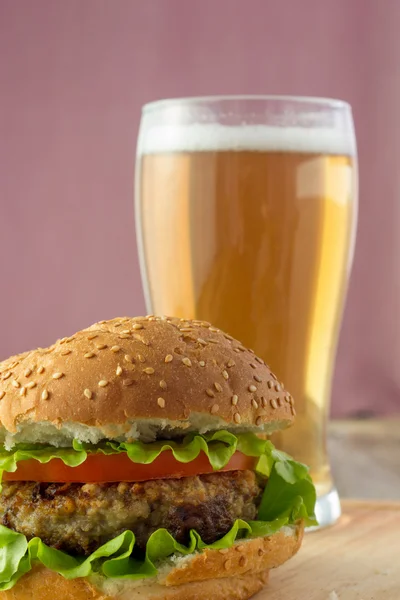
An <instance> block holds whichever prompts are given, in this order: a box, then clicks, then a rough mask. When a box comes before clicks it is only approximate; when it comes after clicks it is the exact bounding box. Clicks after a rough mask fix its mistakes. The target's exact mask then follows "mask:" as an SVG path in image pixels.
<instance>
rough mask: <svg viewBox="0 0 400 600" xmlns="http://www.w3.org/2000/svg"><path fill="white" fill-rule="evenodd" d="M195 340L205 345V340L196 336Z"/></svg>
mask: <svg viewBox="0 0 400 600" xmlns="http://www.w3.org/2000/svg"><path fill="white" fill-rule="evenodd" d="M197 341H198V342H199V344H202V345H203V346H207V342H206V341H205V340H203V338H197Z"/></svg>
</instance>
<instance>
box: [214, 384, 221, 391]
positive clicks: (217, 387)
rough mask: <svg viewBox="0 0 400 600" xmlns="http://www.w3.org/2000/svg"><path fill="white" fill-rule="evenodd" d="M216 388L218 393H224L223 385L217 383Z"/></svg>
mask: <svg viewBox="0 0 400 600" xmlns="http://www.w3.org/2000/svg"><path fill="white" fill-rule="evenodd" d="M214 387H215V389H216V390H217V392H222V385H221V384H220V383H217V382H215V383H214Z"/></svg>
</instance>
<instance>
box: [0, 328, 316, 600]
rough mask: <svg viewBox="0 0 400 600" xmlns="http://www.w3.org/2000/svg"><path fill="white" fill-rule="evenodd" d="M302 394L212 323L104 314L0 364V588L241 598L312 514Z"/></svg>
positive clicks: (6, 598) (2, 597)
mask: <svg viewBox="0 0 400 600" xmlns="http://www.w3.org/2000/svg"><path fill="white" fill-rule="evenodd" d="M294 417H295V408H294V403H293V398H292V397H291V395H290V394H289V393H288V392H286V391H285V389H284V387H283V384H281V383H280V382H279V381H278V379H277V378H276V376H275V375H274V374H273V373H272V372H271V371H270V369H269V367H268V366H267V365H266V364H265V363H264V361H263V360H262V359H260V358H259V357H257V356H255V354H254V353H253V352H252V351H251V350H248V349H246V348H245V347H244V346H243V345H242V344H241V343H240V342H238V341H236V340H235V339H233V338H232V337H231V336H229V335H227V334H225V333H224V332H222V331H220V330H219V329H217V328H215V327H212V326H211V325H210V324H209V323H205V322H203V321H197V320H196V321H191V320H183V319H176V318H168V317H155V316H148V317H136V318H119V319H114V320H111V321H101V322H100V323H96V324H95V325H92V326H91V327H89V328H88V329H85V330H83V331H80V332H79V333H77V334H75V335H73V336H71V337H68V338H63V339H61V340H58V341H57V342H56V343H55V344H54V345H52V346H50V347H49V348H46V349H42V348H39V349H37V350H33V351H31V352H26V353H24V354H20V355H18V356H13V357H11V358H10V359H8V360H6V361H4V362H2V363H1V364H0V443H1V448H0V475H1V479H2V490H1V493H0V522H1V525H0V600H11V599H13V600H27V599H28V598H29V599H32V598H39V599H40V600H53V599H54V598H57V599H58V600H72V599H74V600H117V599H118V600H133V599H139V598H141V599H142V598H146V599H165V600H181V599H182V600H183V599H185V600H191V599H192V600H195V599H198V598H213V600H219V599H221V600H222V599H237V600H241V599H246V598H249V597H251V596H252V595H253V594H254V593H256V592H257V591H258V590H260V589H261V588H262V587H263V586H264V584H266V582H267V580H268V574H269V571H270V570H271V569H272V568H275V567H277V566H279V565H280V564H282V563H283V562H285V561H286V560H288V559H289V558H291V557H292V556H293V555H294V554H295V553H296V552H297V550H298V549H299V547H300V544H301V540H302V535H303V530H304V527H305V526H307V525H312V524H315V516H314V505H315V498H316V495H315V488H314V486H313V483H312V481H311V478H310V476H309V474H308V469H307V467H306V466H305V465H302V464H300V463H297V462H295V461H294V460H293V459H292V458H290V457H289V456H288V455H286V454H285V453H283V452H280V451H278V450H276V449H275V448H274V447H273V445H272V443H271V442H270V441H269V440H268V439H267V436H268V435H269V434H270V433H272V432H274V431H276V430H279V429H282V428H285V427H288V426H289V425H291V424H292V422H293V420H294Z"/></svg>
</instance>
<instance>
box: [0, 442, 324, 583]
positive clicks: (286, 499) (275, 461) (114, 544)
mask: <svg viewBox="0 0 400 600" xmlns="http://www.w3.org/2000/svg"><path fill="white" fill-rule="evenodd" d="M167 450H170V451H171V452H172V453H173V455H174V457H175V458H176V460H178V461H179V462H183V463H187V462H190V461H192V460H194V459H195V458H196V457H197V456H198V455H199V454H200V452H204V453H205V454H206V455H207V456H208V459H209V461H210V464H211V465H212V467H213V469H215V470H218V469H221V468H222V467H224V466H225V465H226V464H227V463H228V462H229V460H230V458H231V456H232V455H233V454H234V452H236V451H240V452H243V453H244V454H246V455H247V456H253V457H256V458H258V461H257V465H256V471H257V472H258V473H260V474H261V475H263V476H264V477H268V480H267V484H266V486H265V490H264V493H263V497H262V500H261V504H260V507H259V512H258V517H257V520H256V521H250V522H246V521H243V520H237V521H236V522H235V523H234V525H233V526H232V528H231V530H230V531H229V532H228V533H227V534H226V535H225V536H224V537H222V538H221V539H219V540H217V541H216V542H214V543H213V544H210V545H207V544H205V543H204V542H203V541H202V540H201V538H200V536H199V534H198V533H197V532H196V531H191V532H190V541H189V543H188V545H187V546H185V545H182V544H180V543H179V542H177V541H176V540H175V539H174V538H173V537H172V535H171V534H170V533H168V531H167V530H166V529H158V530H157V531H155V532H154V533H153V534H152V535H151V536H150V538H149V540H148V542H147V546H146V553H145V556H143V558H142V559H141V560H140V559H139V558H138V557H137V555H136V553H134V552H133V550H134V547H135V535H134V533H133V532H132V531H125V532H123V533H122V534H120V535H119V536H117V537H115V538H114V539H112V540H110V541H109V542H107V543H106V544H103V545H102V546H101V547H100V548H98V549H97V550H96V551H95V552H93V553H92V554H91V555H90V556H88V557H79V556H71V555H69V554H66V553H65V552H61V551H60V550H56V549H54V548H50V547H49V546H46V544H44V543H43V542H42V541H41V540H40V539H39V538H33V539H32V540H30V541H29V542H28V540H27V539H26V537H25V536H24V535H23V534H20V533H17V532H14V531H11V530H10V529H8V528H7V527H4V526H0V591H1V590H7V589H10V588H11V587H13V586H14V585H15V583H16V582H17V581H18V579H19V578H20V577H22V575H24V574H25V573H27V572H28V571H29V570H30V569H31V568H32V565H33V564H34V563H35V562H40V563H42V564H43V565H45V566H46V567H48V568H49V569H51V570H53V571H56V572H57V573H60V574H61V575H62V576H64V577H66V578H68V579H74V578H77V577H87V576H89V575H91V574H94V573H98V574H101V575H103V576H105V577H118V578H128V579H139V578H145V577H153V576H155V575H156V574H157V564H158V562H159V561H161V560H163V559H165V558H168V557H169V556H171V555H172V554H176V553H178V554H182V555H185V554H192V553H193V552H196V551H199V550H202V549H204V548H209V547H211V548H218V549H222V548H229V547H230V546H232V544H233V543H234V542H235V540H236V539H237V538H246V537H258V536H267V535H272V534H273V533H275V532H276V531H278V530H279V529H280V528H281V527H283V526H284V525H291V524H293V523H295V522H296V521H297V520H298V519H300V518H302V519H304V521H305V524H306V525H315V524H316V519H315V514H314V507H315V501H316V492H315V488H314V486H313V483H312V480H311V478H310V476H309V474H308V468H307V467H306V466H305V465H303V464H301V463H298V462H296V461H294V460H293V459H292V458H291V457H290V456H288V455H287V454H285V453H284V452H280V451H278V450H276V449H275V448H274V446H273V445H272V443H271V442H270V441H268V440H262V439H260V438H258V437H257V436H256V435H255V434H252V433H239V434H233V433H230V432H228V431H218V432H214V433H212V434H211V433H210V434H205V435H200V434H190V435H188V436H186V437H185V438H184V439H183V440H182V441H181V442H173V441H168V442H165V441H160V442H153V443H149V444H144V443H141V442H134V443H125V442H124V443H117V442H105V443H103V444H99V445H96V446H94V445H91V444H83V443H81V442H78V441H74V442H73V445H72V448H54V447H52V446H40V445H22V444H20V445H18V446H17V447H15V448H14V449H13V450H10V451H7V450H5V449H0V477H1V475H2V472H3V471H10V472H13V471H15V470H16V468H17V464H18V462H19V461H21V460H28V459H35V460H38V461H39V462H42V463H46V462H48V461H50V460H51V459H52V458H59V459H61V460H62V461H63V462H64V463H65V464H66V465H68V466H71V467H74V466H77V465H79V464H81V463H82V462H84V461H85V460H86V457H87V455H88V454H89V453H100V452H101V453H104V454H118V453H121V452H126V453H127V455H128V456H129V458H130V459H131V460H132V461H133V462H136V463H141V464H149V463H151V462H153V461H154V460H155V459H156V458H157V457H158V456H159V455H160V454H161V453H162V452H165V451H167Z"/></svg>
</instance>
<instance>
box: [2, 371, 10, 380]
mask: <svg viewBox="0 0 400 600" xmlns="http://www.w3.org/2000/svg"><path fill="white" fill-rule="evenodd" d="M9 377H11V372H10V371H9V372H8V373H6V374H5V375H3V380H5V379H8V378H9Z"/></svg>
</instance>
